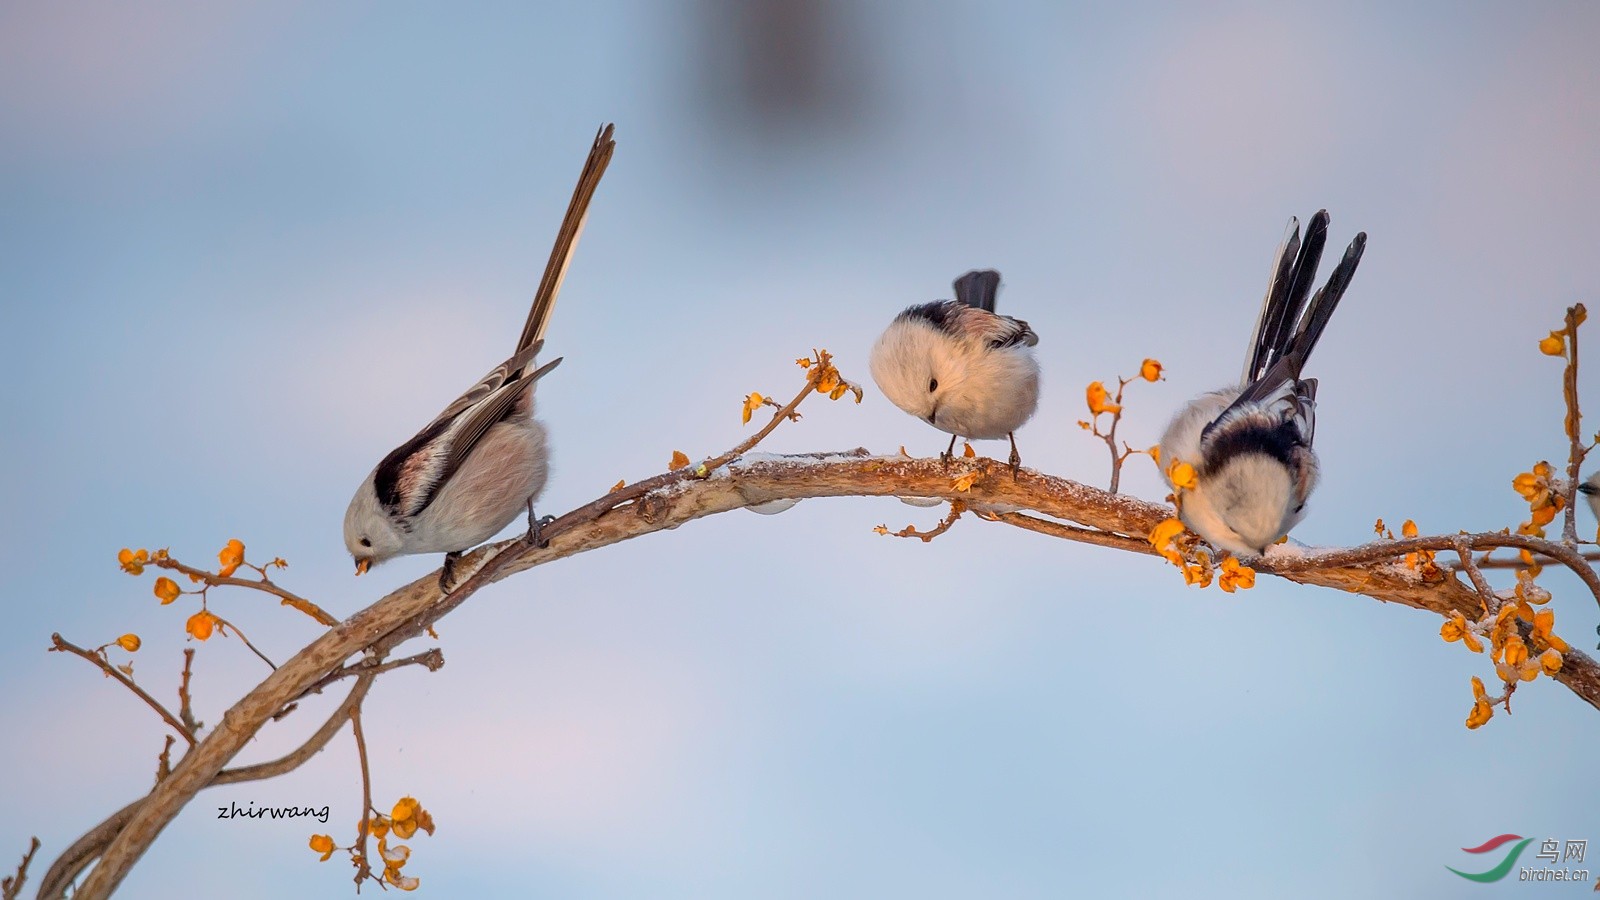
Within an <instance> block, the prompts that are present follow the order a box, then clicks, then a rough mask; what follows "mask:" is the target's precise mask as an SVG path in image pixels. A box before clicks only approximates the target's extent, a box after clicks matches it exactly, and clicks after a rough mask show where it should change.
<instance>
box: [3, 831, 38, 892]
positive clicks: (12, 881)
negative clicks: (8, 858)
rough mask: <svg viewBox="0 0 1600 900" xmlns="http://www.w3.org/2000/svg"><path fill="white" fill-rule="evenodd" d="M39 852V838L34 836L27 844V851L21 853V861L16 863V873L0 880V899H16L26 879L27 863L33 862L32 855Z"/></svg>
mask: <svg viewBox="0 0 1600 900" xmlns="http://www.w3.org/2000/svg"><path fill="white" fill-rule="evenodd" d="M38 852H39V839H38V838H34V839H33V841H32V842H31V843H30V844H29V845H28V852H27V853H24V854H23V855H22V862H21V863H18V864H17V874H15V875H7V876H6V878H5V880H4V881H0V900H17V897H18V896H20V895H21V894H22V885H23V883H24V882H26V881H27V880H28V864H29V863H31V862H33V855H34V854H35V853H38Z"/></svg>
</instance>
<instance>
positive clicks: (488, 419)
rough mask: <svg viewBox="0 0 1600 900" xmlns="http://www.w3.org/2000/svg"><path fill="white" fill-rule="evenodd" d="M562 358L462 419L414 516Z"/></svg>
mask: <svg viewBox="0 0 1600 900" xmlns="http://www.w3.org/2000/svg"><path fill="white" fill-rule="evenodd" d="M562 358H563V357H556V358H555V359H553V360H551V361H550V362H547V363H545V364H544V365H542V366H540V367H539V368H538V369H536V370H535V371H534V372H532V373H531V374H529V375H525V376H522V377H521V378H517V379H515V380H513V381H512V382H511V383H510V384H507V385H506V386H505V387H503V388H501V389H500V390H499V392H498V393H496V394H493V395H492V396H490V397H489V399H487V400H485V401H484V402H483V403H481V404H479V405H478V406H477V407H475V408H474V409H473V410H472V411H471V412H468V413H467V414H466V418H465V419H463V420H462V422H461V426H460V428H458V429H457V430H456V433H455V435H454V436H452V438H451V440H450V453H449V455H447V456H446V457H445V460H444V465H443V466H442V467H440V469H439V474H438V477H437V479H436V480H435V481H434V485H435V487H434V488H433V489H432V490H429V491H427V492H426V494H427V496H426V497H424V498H423V499H422V502H421V503H419V504H418V505H417V508H416V510H415V511H414V512H413V513H412V514H413V515H415V514H416V513H417V512H421V511H422V510H424V509H426V508H427V506H428V504H429V503H431V502H432V501H433V496H434V494H435V493H436V492H437V490H438V486H440V485H444V484H447V483H449V481H450V476H452V475H454V474H455V473H456V471H457V470H458V469H460V468H461V465H462V463H464V462H466V461H467V457H468V456H470V455H471V454H472V450H473V448H474V447H477V446H478V442H479V441H480V440H482V439H483V436H484V435H485V434H488V433H489V429H490V428H491V427H493V426H494V425H495V423H497V422H500V421H502V420H504V419H505V418H506V417H507V416H509V415H510V414H511V410H512V407H513V406H514V405H515V404H516V402H517V400H518V398H520V397H521V396H522V395H523V394H526V393H527V392H528V391H529V390H531V389H532V388H533V385H534V383H535V382H537V381H538V380H539V379H541V378H543V377H544V376H546V375H548V374H550V371H551V370H552V369H554V368H555V367H556V366H559V365H561V360H562Z"/></svg>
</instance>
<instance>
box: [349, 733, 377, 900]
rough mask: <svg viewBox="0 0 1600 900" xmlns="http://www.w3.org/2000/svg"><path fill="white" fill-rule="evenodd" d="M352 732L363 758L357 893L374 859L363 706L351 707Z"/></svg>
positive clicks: (358, 753)
mask: <svg viewBox="0 0 1600 900" xmlns="http://www.w3.org/2000/svg"><path fill="white" fill-rule="evenodd" d="M350 733H351V734H353V735H355V738H356V756H357V757H358V758H359V759H360V760H361V826H360V831H361V834H360V836H359V837H358V838H357V839H356V858H355V859H354V860H353V862H354V863H355V867H356V893H360V892H361V883H362V882H364V881H366V880H367V879H368V878H372V877H373V875H372V861H371V859H370V858H369V857H368V856H367V832H368V831H371V830H372V770H371V768H369V766H368V764H367V735H366V733H365V732H363V731H362V730H361V707H360V706H359V705H357V706H353V707H351V708H350Z"/></svg>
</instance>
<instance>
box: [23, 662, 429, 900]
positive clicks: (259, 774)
mask: <svg viewBox="0 0 1600 900" xmlns="http://www.w3.org/2000/svg"><path fill="white" fill-rule="evenodd" d="M430 668H431V667H430ZM377 677H378V672H376V671H372V672H368V673H365V674H363V675H360V676H358V677H357V679H356V683H355V686H354V687H352V688H351V689H350V693H349V694H346V695H345V698H344V702H342V703H340V704H339V706H338V707H337V708H336V709H334V711H333V713H332V714H330V715H329V716H328V718H327V720H326V721H324V722H323V723H322V727H320V728H318V729H317V730H316V731H314V732H312V733H311V736H310V737H308V738H306V739H305V741H304V743H302V744H301V745H300V746H299V747H296V748H295V749H294V750H291V751H290V752H288V753H286V754H284V755H283V756H280V757H278V758H277V759H273V760H268V761H266V762H262V763H256V764H254V765H249V766H240V767H239V768H237V769H225V770H223V771H221V772H218V773H217V776H216V777H215V778H213V779H211V783H210V784H208V785H206V787H217V786H218V785H224V784H239V783H240V782H244V781H261V780H263V779H266V778H276V777H278V776H279V775H282V774H284V773H286V772H292V771H294V770H295V769H298V768H300V767H301V766H302V765H304V764H305V763H306V761H307V760H309V759H311V757H313V756H316V755H317V753H318V752H319V751H320V750H322V748H323V747H326V746H327V745H328V742H329V741H331V740H333V736H334V735H336V734H338V733H339V729H341V728H343V727H344V723H345V722H348V721H349V720H350V711H351V710H353V709H355V708H357V707H359V706H360V705H361V702H362V701H363V700H365V699H366V698H367V691H368V690H370V689H371V688H372V682H373V681H374V680H375V679H376V678H377ZM148 799H149V797H148V796H146V797H140V798H139V799H138V800H135V801H133V802H132V803H129V804H128V805H127V806H124V807H123V808H121V809H119V810H117V811H116V812H114V813H112V814H111V815H110V816H108V817H106V819H105V821H103V822H101V823H100V824H99V825H96V826H95V827H93V828H91V829H89V830H88V831H87V832H86V833H85V834H84V835H83V837H80V838H78V839H77V840H76V841H73V842H72V846H70V847H68V848H67V849H66V850H65V851H64V852H63V853H62V854H61V855H60V856H59V857H57V858H56V861H55V862H54V863H53V864H51V866H50V871H48V872H46V873H45V876H44V880H43V881H41V882H40V883H39V897H40V898H41V900H45V898H48V900H60V898H65V897H66V895H67V886H68V885H70V884H72V882H74V881H76V880H77V878H78V876H79V875H80V874H82V873H83V870H84V869H86V868H88V867H89V865H90V863H93V862H94V861H95V859H96V858H98V857H99V856H100V855H101V854H102V853H104V852H105V849H106V846H107V845H109V844H110V843H111V840H112V839H113V838H115V837H116V836H117V834H118V833H119V832H120V831H122V828H123V826H124V825H127V824H128V820H129V819H131V818H133V814H134V813H135V812H137V811H138V810H139V807H140V806H142V805H143V804H144V802H145V801H146V800H148ZM73 896H74V897H76V896H78V895H76V894H74V895H73Z"/></svg>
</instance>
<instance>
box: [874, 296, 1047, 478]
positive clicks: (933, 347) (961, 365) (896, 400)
mask: <svg viewBox="0 0 1600 900" xmlns="http://www.w3.org/2000/svg"><path fill="white" fill-rule="evenodd" d="M954 288H955V299H954V300H938V301H935V302H933V303H924V304H921V305H920V306H912V307H908V308H907V309H906V310H905V311H904V312H902V313H900V314H899V315H898V316H895V318H894V321H892V322H890V323H889V327H888V328H887V329H885V330H884V332H883V334H882V336H880V337H879V338H878V341H877V343H876V344H874V345H873V347H872V356H871V359H870V367H871V369H872V380H873V381H875V382H877V385H878V389H879V390H881V391H883V395H884V396H885V397H888V398H889V402H891V403H893V404H894V405H895V406H898V407H900V408H901V409H902V410H904V411H906V412H908V413H910V414H911V415H913V416H916V417H917V418H919V419H922V420H923V421H925V422H927V423H928V424H929V425H932V426H933V427H935V428H937V429H939V430H940V431H943V432H946V433H947V434H949V435H950V446H949V447H948V448H947V449H946V450H945V452H944V453H943V454H942V458H943V459H945V460H947V461H948V460H949V459H950V458H951V456H952V455H953V454H954V453H955V447H956V438H957V437H965V438H969V439H997V438H1009V439H1010V441H1011V459H1010V461H1011V472H1012V474H1013V475H1015V474H1016V473H1017V470H1018V468H1019V467H1020V466H1021V465H1022V457H1021V455H1020V454H1018V452H1017V438H1016V430H1017V429H1018V428H1021V427H1022V425H1023V423H1025V422H1027V421H1028V419H1029V418H1031V417H1032V416H1033V413H1034V411H1035V410H1036V409H1038V408H1039V363H1038V361H1037V360H1036V359H1034V353H1033V348H1034V346H1036V345H1037V344H1038V343H1039V336H1038V335H1037V334H1034V332H1033V329H1032V328H1029V327H1028V323H1027V322H1024V321H1022V320H1021V319H1013V318H1012V317H1010V316H1003V315H1000V314H999V313H997V312H995V297H996V295H997V294H999V292H1000V273H999V272H996V271H995V270H993V269H979V270H974V271H971V272H968V273H966V274H965V275H962V276H961V277H960V278H957V279H956V280H955V284H954Z"/></svg>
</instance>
